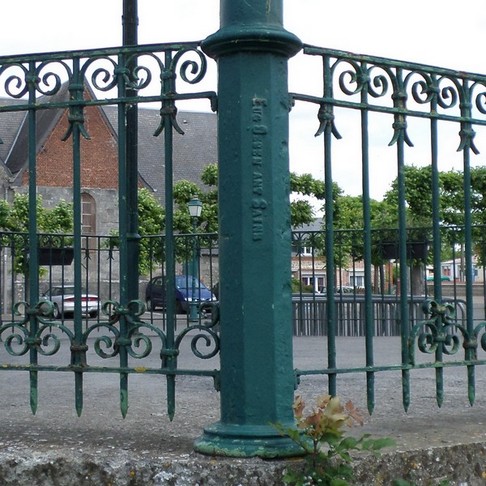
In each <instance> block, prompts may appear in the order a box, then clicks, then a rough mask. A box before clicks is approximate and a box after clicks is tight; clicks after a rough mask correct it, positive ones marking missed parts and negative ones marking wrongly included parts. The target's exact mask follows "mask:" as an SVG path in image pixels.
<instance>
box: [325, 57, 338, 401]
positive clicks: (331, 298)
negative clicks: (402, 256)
mask: <svg viewBox="0 0 486 486" xmlns="http://www.w3.org/2000/svg"><path fill="white" fill-rule="evenodd" d="M322 61H323V68H324V98H327V99H332V96H333V87H332V82H333V80H332V73H331V68H330V59H329V56H323V58H322ZM323 107H324V110H325V112H326V114H327V116H328V117H329V118H332V117H333V114H332V106H331V105H323V106H321V110H322V109H323ZM332 128H333V124H332V123H326V125H325V129H324V133H323V135H324V187H325V194H326V197H325V231H326V238H325V239H326V243H325V245H326V280H327V281H326V285H327V353H328V355H327V366H328V367H329V368H331V369H333V368H336V324H337V322H336V302H335V292H334V290H335V284H334V279H335V275H334V272H335V264H334V199H333V181H332ZM328 379H329V384H328V387H329V394H330V395H332V396H335V395H336V394H337V390H336V388H337V386H336V385H337V374H336V373H329V375H328Z"/></svg>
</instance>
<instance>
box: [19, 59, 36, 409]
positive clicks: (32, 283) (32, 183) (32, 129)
mask: <svg viewBox="0 0 486 486" xmlns="http://www.w3.org/2000/svg"><path fill="white" fill-rule="evenodd" d="M27 84H28V89H29V112H28V115H27V116H28V124H29V148H28V157H29V242H28V245H26V246H25V248H26V249H27V248H28V258H29V262H28V264H29V269H28V272H29V273H28V275H29V278H28V287H27V288H28V291H29V296H28V300H27V301H28V302H29V306H28V309H27V311H28V312H29V325H30V329H29V339H30V346H29V348H30V350H29V353H30V364H31V366H32V368H33V370H32V371H30V372H29V375H30V408H31V409H32V413H34V414H35V413H36V411H37V403H38V372H37V370H36V369H35V368H36V366H37V364H38V352H37V342H36V340H37V331H38V323H37V315H36V314H35V312H34V309H35V306H36V304H37V302H38V300H39V258H38V246H39V245H38V241H37V240H38V235H37V172H36V150H37V133H36V110H35V102H36V88H37V72H36V66H35V62H34V61H31V62H30V63H29V72H28V79H27ZM25 256H27V255H25ZM12 288H13V287H12Z"/></svg>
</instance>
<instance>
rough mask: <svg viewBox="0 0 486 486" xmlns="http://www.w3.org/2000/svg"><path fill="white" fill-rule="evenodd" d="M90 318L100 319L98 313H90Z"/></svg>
mask: <svg viewBox="0 0 486 486" xmlns="http://www.w3.org/2000/svg"><path fill="white" fill-rule="evenodd" d="M89 317H98V311H94V312H90V313H89Z"/></svg>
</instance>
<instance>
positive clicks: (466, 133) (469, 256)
mask: <svg viewBox="0 0 486 486" xmlns="http://www.w3.org/2000/svg"><path fill="white" fill-rule="evenodd" d="M460 94H461V98H460V108H461V118H462V119H464V120H470V119H471V117H472V114H471V107H472V100H471V97H472V91H471V86H470V82H469V81H467V80H464V81H463V89H462V91H461V92H460ZM474 136H475V132H474V130H473V128H472V125H471V122H470V121H462V122H461V131H460V137H461V144H460V147H459V149H461V148H462V151H463V167H464V168H463V170H464V180H463V187H464V253H465V256H464V265H465V267H466V268H465V269H463V274H464V275H465V278H466V319H467V321H466V326H467V332H468V335H469V336H472V335H473V333H474V331H473V330H474V320H473V318H474V305H473V287H472V284H473V248H472V209H471V150H472V151H473V152H474V153H475V154H478V153H479V151H478V150H477V148H476V146H475V145H474ZM474 359H477V353H476V348H475V347H473V346H466V360H474ZM467 378H468V397H469V402H470V403H471V404H473V403H474V400H475V367H474V365H468V367H467Z"/></svg>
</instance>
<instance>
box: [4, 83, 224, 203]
mask: <svg viewBox="0 0 486 486" xmlns="http://www.w3.org/2000/svg"><path fill="white" fill-rule="evenodd" d="M88 91H89V95H90V96H94V95H93V94H92V92H91V90H90V89H89V88H88ZM68 97H69V92H68V89H67V85H64V86H63V87H62V89H60V90H59V92H58V93H56V94H55V95H54V96H51V97H50V98H49V101H51V102H61V101H66V100H67V99H68ZM21 102H22V103H25V100H12V99H0V106H10V105H15V104H19V103H21ZM101 110H102V112H103V116H105V117H106V119H107V120H108V122H109V125H110V126H111V128H112V129H113V136H114V137H116V136H117V128H118V120H117V113H118V111H117V107H116V106H103V107H102V108H101ZM64 111H65V108H59V109H48V110H38V111H37V115H36V122H37V124H36V127H37V129H36V137H37V147H36V151H37V153H38V152H39V151H40V150H41V149H42V147H43V145H44V143H45V140H46V139H47V137H48V136H49V135H50V134H51V132H52V130H53V129H54V127H55V126H56V124H57V123H58V122H59V120H60V118H61V116H62V114H63V113H64ZM160 120H161V118H160V114H159V110H157V109H151V108H146V107H143V106H139V108H138V133H139V135H138V136H139V139H138V149H139V150H138V165H139V174H140V177H141V178H142V179H143V181H144V182H145V183H146V184H147V185H148V186H149V187H150V188H151V189H152V190H153V191H154V193H155V195H156V196H157V198H158V199H159V201H160V202H161V203H162V204H163V203H164V194H165V154H164V146H165V137H164V132H162V133H161V134H160V135H159V136H154V133H155V131H156V130H157V128H158V127H159V125H160ZM177 123H178V124H179V126H180V127H181V128H182V130H183V132H184V134H183V135H181V134H179V133H177V132H176V131H175V130H174V131H173V179H174V181H179V180H188V181H191V182H194V183H196V184H198V185H201V184H202V183H201V179H200V176H201V172H202V170H203V169H204V168H205V167H206V166H207V165H208V164H211V163H216V162H217V117H216V115H215V114H214V113H209V112H208V113H205V112H189V111H180V112H178V114H177ZM0 139H1V140H2V141H3V144H0V162H3V163H4V164H5V165H6V167H7V168H8V170H9V171H10V173H11V174H12V175H13V176H14V177H15V176H17V175H19V174H20V173H21V172H22V171H23V170H24V169H25V168H26V166H27V163H28V153H27V150H28V148H27V147H28V121H27V114H26V112H23V111H9V112H0Z"/></svg>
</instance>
